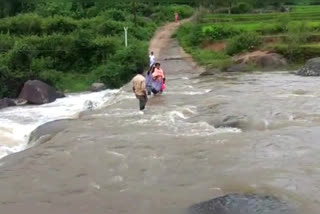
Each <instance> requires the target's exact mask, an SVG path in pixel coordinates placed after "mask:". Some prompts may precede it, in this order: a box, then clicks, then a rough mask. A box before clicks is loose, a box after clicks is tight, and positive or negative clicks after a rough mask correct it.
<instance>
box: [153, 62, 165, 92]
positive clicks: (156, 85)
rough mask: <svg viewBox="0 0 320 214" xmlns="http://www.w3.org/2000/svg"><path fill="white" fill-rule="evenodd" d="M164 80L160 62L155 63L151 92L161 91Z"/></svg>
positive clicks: (163, 86)
mask: <svg viewBox="0 0 320 214" xmlns="http://www.w3.org/2000/svg"><path fill="white" fill-rule="evenodd" d="M165 81H166V78H165V75H164V72H163V70H162V68H161V67H160V63H156V64H155V68H154V70H153V72H152V93H154V94H158V93H159V92H160V93H162V91H163V90H164V89H165V85H164V84H165Z"/></svg>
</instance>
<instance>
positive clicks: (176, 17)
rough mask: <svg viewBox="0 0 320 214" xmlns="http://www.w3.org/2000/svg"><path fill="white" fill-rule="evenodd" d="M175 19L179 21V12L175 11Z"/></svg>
mask: <svg viewBox="0 0 320 214" xmlns="http://www.w3.org/2000/svg"><path fill="white" fill-rule="evenodd" d="M174 20H175V22H178V21H179V15H178V12H177V11H176V12H174Z"/></svg>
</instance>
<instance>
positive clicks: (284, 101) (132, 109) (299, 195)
mask: <svg viewBox="0 0 320 214" xmlns="http://www.w3.org/2000/svg"><path fill="white" fill-rule="evenodd" d="M161 56H166V58H168V60H163V61H162V65H163V68H164V70H165V71H166V73H167V90H166V92H165V93H164V94H163V95H161V96H155V97H152V98H151V99H150V100H149V103H148V106H147V109H146V111H145V113H144V114H141V113H140V112H139V111H138V101H137V100H136V99H135V97H134V96H133V95H132V93H131V90H130V85H129V86H126V87H124V88H123V89H121V90H120V92H119V93H118V94H116V95H115V96H114V97H113V98H112V99H110V100H109V101H108V106H107V107H105V108H104V109H101V110H98V111H93V112H88V113H84V114H83V115H82V117H81V119H79V120H73V121H70V122H68V124H67V126H66V127H65V128H64V130H63V131H62V132H60V133H58V134H57V135H55V136H54V137H53V138H52V139H51V140H49V141H48V142H46V143H43V144H40V145H36V146H34V147H32V148H30V149H28V150H25V151H23V152H21V153H17V154H14V155H10V156H8V157H6V158H4V159H1V160H0V190H1V194H0V213H10V214H16V213H17V214H18V213H19V214H20V213H22V212H24V213H33V214H42V213H46V214H56V213H77V214H85V213H86V214H87V213H94V214H103V213H108V214H119V213H130V214H150V213H152V214H163V213H178V212H180V209H182V208H186V207H188V206H190V205H191V204H193V203H197V202H200V201H203V200H208V199H211V198H213V197H217V196H221V195H223V194H227V193H261V194H269V195H274V196H277V197H279V198H281V199H283V200H286V201H289V202H290V203H292V204H295V205H296V206H297V207H298V208H299V209H300V210H301V213H309V214H316V213H319V198H320V197H319V196H320V164H319V163H320V158H319V157H318V156H319V155H318V154H319V152H320V141H319V139H320V125H319V121H320V107H319V105H318V103H319V96H320V85H319V80H320V79H319V78H303V77H298V76H294V75H292V74H289V73H287V72H272V73H259V72H255V73H251V74H250V73H248V74H221V75H215V76H211V77H208V76H207V77H199V72H200V71H199V70H198V68H197V67H194V66H193V64H192V63H191V62H188V61H187V60H185V59H183V57H184V55H183V54H182V53H181V50H180V48H179V46H178V44H177V42H176V41H174V40H172V41H169V43H168V45H167V47H166V49H165V50H162V52H161ZM179 58H181V59H179ZM170 59H171V60H170Z"/></svg>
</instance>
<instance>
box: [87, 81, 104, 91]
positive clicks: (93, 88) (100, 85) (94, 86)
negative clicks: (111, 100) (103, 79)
mask: <svg viewBox="0 0 320 214" xmlns="http://www.w3.org/2000/svg"><path fill="white" fill-rule="evenodd" d="M106 89H107V87H106V85H105V84H103V83H93V84H92V85H91V88H90V91H92V92H98V91H103V90H106Z"/></svg>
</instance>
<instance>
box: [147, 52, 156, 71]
mask: <svg viewBox="0 0 320 214" xmlns="http://www.w3.org/2000/svg"><path fill="white" fill-rule="evenodd" d="M155 60H156V59H155V56H154V54H153V52H152V51H151V53H150V55H149V61H150V67H151V66H153V64H154V63H155Z"/></svg>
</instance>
